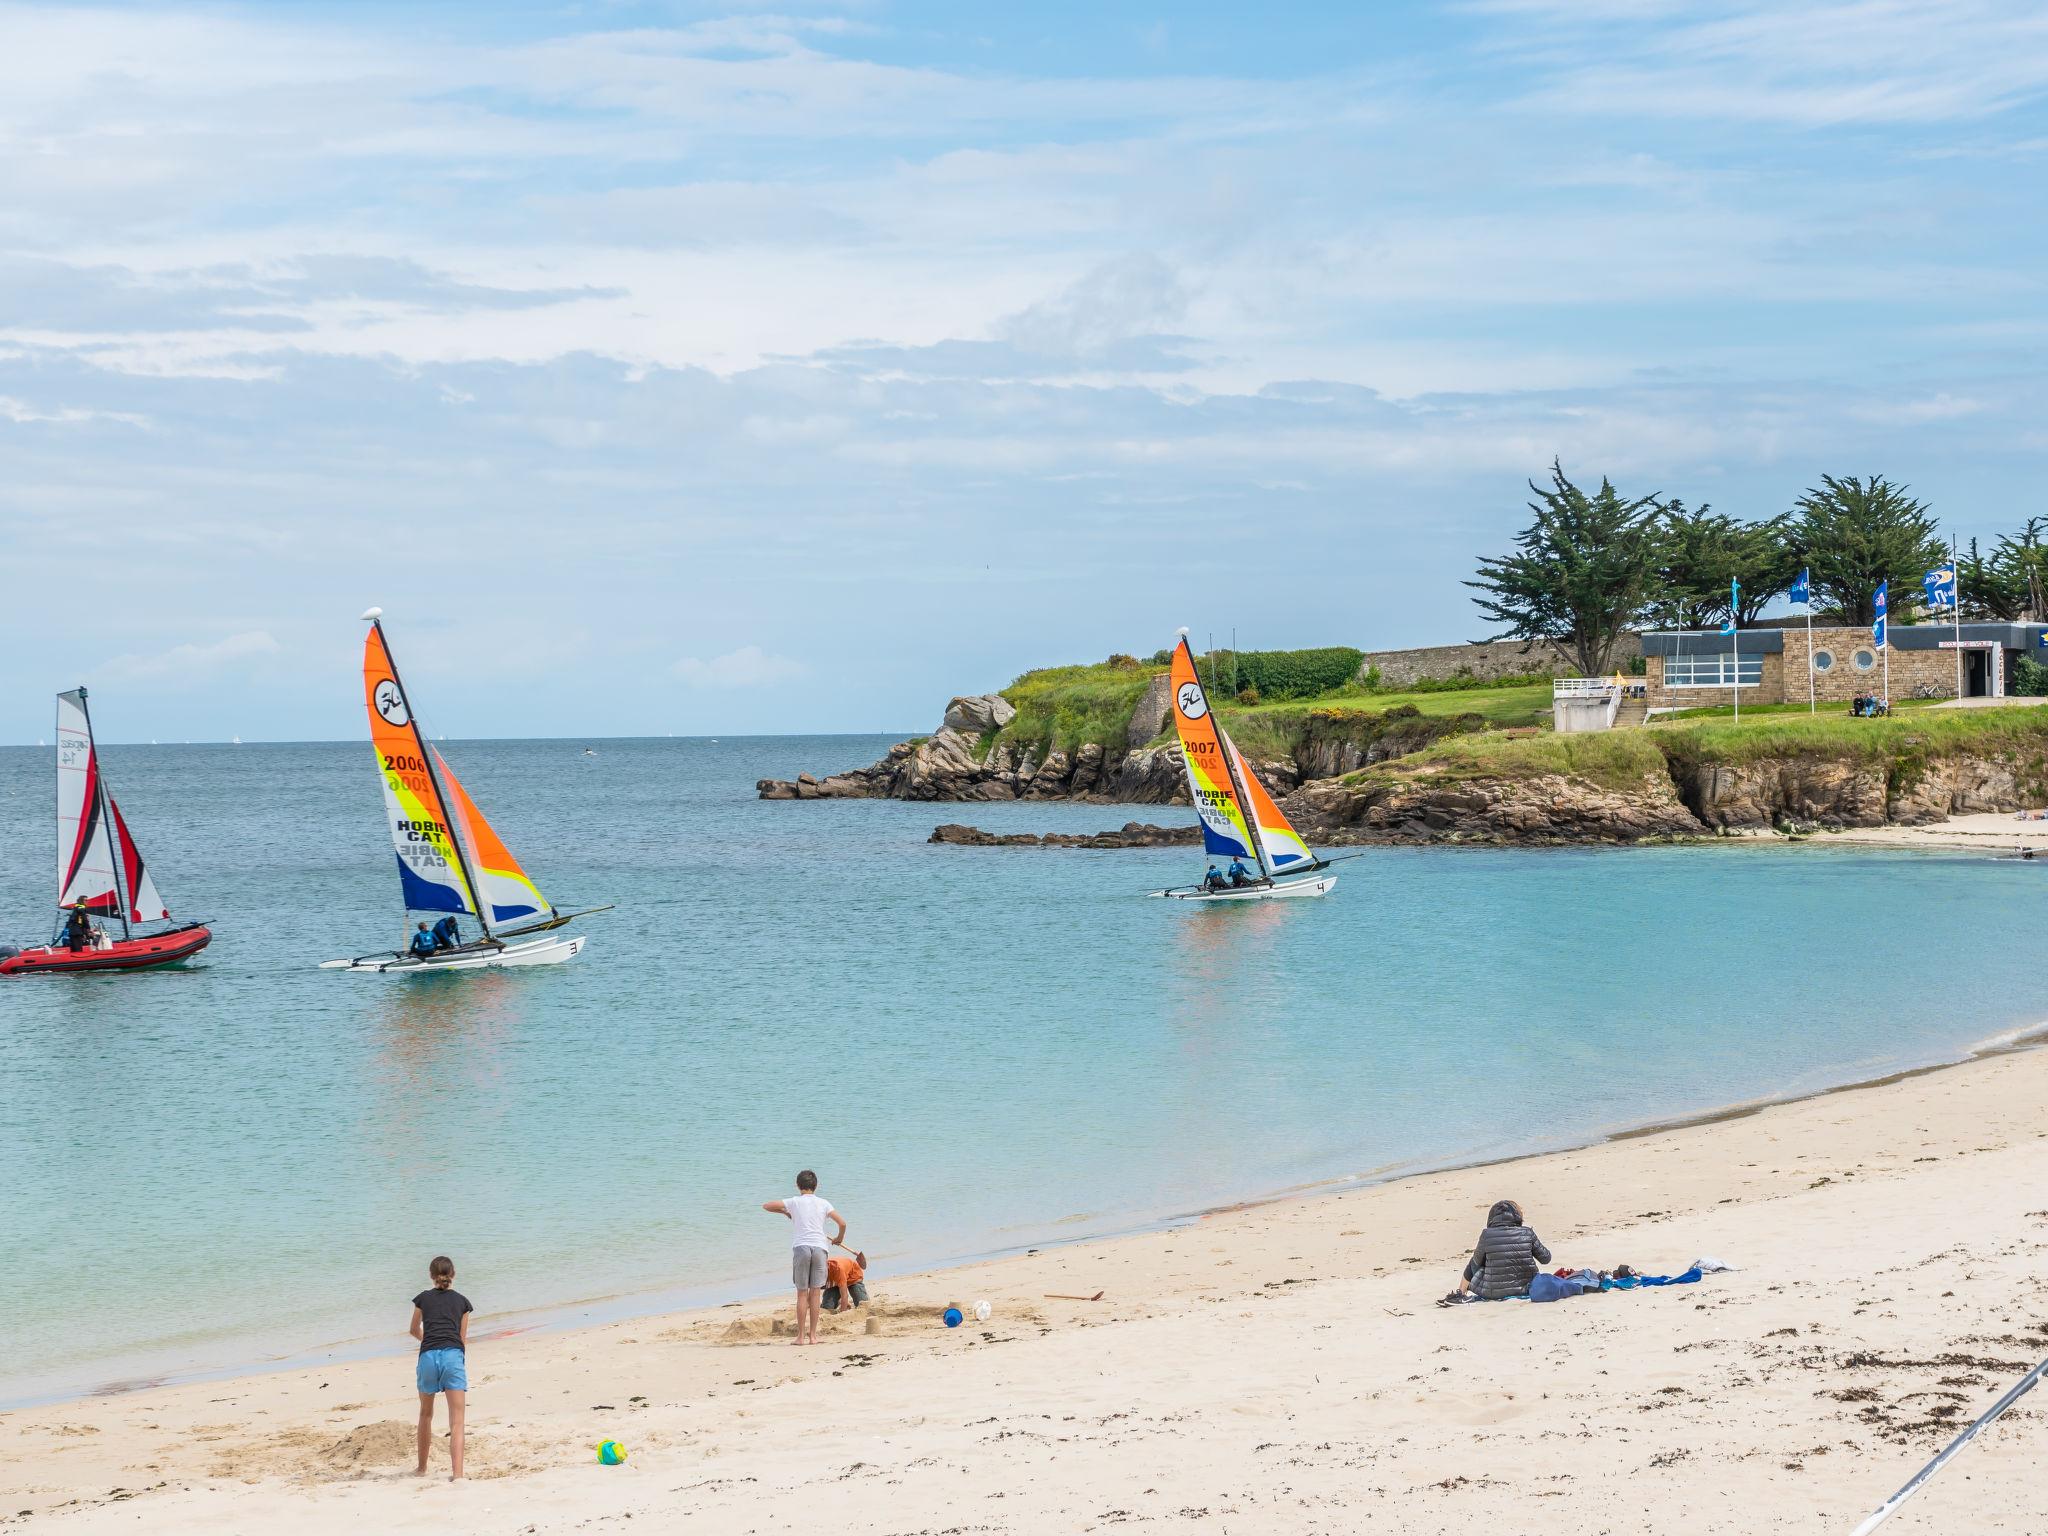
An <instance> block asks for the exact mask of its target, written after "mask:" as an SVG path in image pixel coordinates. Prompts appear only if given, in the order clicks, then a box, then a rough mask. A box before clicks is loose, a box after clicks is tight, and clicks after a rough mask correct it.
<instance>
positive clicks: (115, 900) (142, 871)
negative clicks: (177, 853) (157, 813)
mask: <svg viewBox="0 0 2048 1536" xmlns="http://www.w3.org/2000/svg"><path fill="white" fill-rule="evenodd" d="M81 902H82V903H84V905H85V909H86V910H87V911H88V912H95V913H102V914H105V915H107V916H110V917H122V918H126V919H127V920H128V921H129V922H131V923H153V922H158V921H160V920H162V919H164V918H167V917H169V916H170V913H169V911H168V910H166V909H165V907H164V900H163V897H162V896H160V895H158V894H157V889H156V881H155V880H153V879H151V878H150V873H149V870H148V867H147V866H145V865H144V864H143V862H142V853H141V850H139V849H138V848H137V847H136V846H135V839H134V837H133V836H132V835H130V833H129V831H128V823H127V821H126V819H125V818H124V817H123V816H122V815H121V808H120V806H118V805H116V804H115V803H114V796H113V792H112V791H111V790H109V789H108V788H107V785H106V781H105V779H104V778H103V776H102V774H101V770H100V760H99V753H98V751H97V750H96V749H95V748H94V746H93V740H92V718H91V716H89V715H88V714H87V713H86V708H85V690H84V689H83V688H74V689H72V690H71V691H70V692H69V693H60V694H58V695H57V905H58V906H60V907H73V906H76V905H78V904H79V903H81Z"/></svg>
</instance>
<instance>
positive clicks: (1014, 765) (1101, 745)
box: [754, 673, 1485, 805]
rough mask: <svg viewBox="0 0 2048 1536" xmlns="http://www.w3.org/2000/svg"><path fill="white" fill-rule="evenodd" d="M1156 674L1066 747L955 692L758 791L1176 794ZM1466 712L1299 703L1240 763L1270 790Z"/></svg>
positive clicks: (1124, 797)
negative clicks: (909, 726)
mask: <svg viewBox="0 0 2048 1536" xmlns="http://www.w3.org/2000/svg"><path fill="white" fill-rule="evenodd" d="M1166 684H1167V678H1166V676H1165V674H1163V673H1162V674H1161V675H1160V676H1158V677H1155V678H1153V679H1152V681H1151V682H1150V683H1148V684H1147V685H1146V689H1145V692H1144V694H1143V695H1142V696H1141V697H1140V698H1139V700H1138V702H1137V704H1136V706H1135V707H1134V708H1133V709H1132V711H1131V714H1130V718H1129V720H1128V721H1127V722H1126V723H1125V725H1124V727H1123V729H1122V731H1121V732H1119V733H1118V734H1117V735H1116V736H1115V737H1113V738H1112V739H1109V740H1106V741H1090V742H1084V743H1082V744H1081V745H1079V746H1078V747H1075V748H1073V749H1072V750H1071V751H1067V750H1061V749H1058V748H1051V749H1041V748H1040V747H1039V746H1037V745H1035V744H1032V743H1029V742H1019V741H1015V740H1012V739H1010V738H1009V737H1007V736H1005V735H1004V734H1003V728H1004V727H1005V726H1007V725H1008V724H1009V723H1010V722H1011V721H1012V720H1014V719H1015V718H1016V713H1017V712H1016V710H1015V709H1014V708H1012V707H1011V705H1010V702H1009V701H1008V700H1007V699H1005V698H1003V697H1002V696H1001V695H1000V694H981V695H974V696H967V697H962V698H956V699H954V700H952V701H951V702H950V703H948V704H947V706H946V713H945V717H944V719H943V720H942V721H941V722H940V725H939V729H938V730H937V731H935V732H934V733H933V734H932V735H930V736H926V737H922V738H919V739H915V740H911V741H902V742H898V743H897V744H896V745H895V746H893V747H891V748H890V749H889V753H888V755H887V756H886V757H884V758H883V759H882V760H881V761H880V762H878V763H871V764H870V765H869V766H867V767H865V768H851V769H847V770H845V771H843V772H840V773H834V774H828V775H826V776H825V777H823V778H820V777H818V776H816V775H814V774H809V773H800V774H798V775H797V776H796V777H795V778H793V779H762V780H759V781H758V782H757V783H756V784H755V786H754V787H755V790H756V792H757V793H759V795H760V796H761V798H762V799H763V800H953V801H961V802H973V801H977V800H1081V801H1087V802H1092V803H1099V804H1104V805H1186V804H1187V803H1188V790H1187V775H1186V772H1185V770H1184V768H1183V767H1182V762H1181V752H1180V744H1179V743H1178V742H1171V741H1169V742H1166V743H1164V744H1161V745H1158V746H1153V745H1150V743H1152V742H1153V741H1155V740H1156V739H1157V737H1158V736H1159V734H1160V732H1162V731H1163V730H1164V729H1165V728H1166V723H1167V720H1166V711H1167V708H1168V705H1169V704H1170V702H1171V699H1170V694H1169V690H1168V688H1167V686H1166ZM1484 724H1485V722H1484V721H1483V720H1481V719H1480V717H1479V716H1477V715H1451V716H1430V715H1423V714H1420V713H1418V712H1417V711H1416V710H1415V709H1414V708H1413V707H1412V706H1408V707H1399V708H1395V709H1390V710H1386V711H1384V712H1381V713H1373V712H1370V711H1356V710H1344V711H1338V710H1323V711H1310V712H1308V714H1307V715H1306V720H1305V725H1304V728H1303V730H1302V733H1301V736H1300V740H1299V742H1298V744H1297V746H1296V749H1295V752H1294V755H1293V756H1291V757H1281V758H1259V759H1256V760H1254V761H1252V763H1251V768H1252V771H1253V772H1254V773H1256V774H1257V775H1258V777H1259V782H1260V783H1262V784H1264V785H1265V786H1266V788H1267V789H1268V790H1269V791H1271V792H1272V793H1273V794H1274V795H1276V796H1278V795H1283V794H1286V793H1287V792H1288V791H1289V790H1291V789H1293V788H1294V787H1295V786H1296V785H1298V784H1300V783H1302V782H1303V781H1304V780H1307V779H1318V778H1329V777H1331V776H1333V775H1336V774H1342V773H1351V772H1354V771H1356V770H1357V769H1359V768H1363V767H1368V766H1370V765H1372V764H1374V763H1382V762H1387V761H1390V760H1391V759H1393V758H1397V757H1402V756H1405V755H1406V754H1408V753H1410V752H1415V751H1419V750H1420V749H1421V748H1423V747H1426V746H1428V745H1429V744H1430V743H1431V742H1434V741H1439V740H1441V739H1442V738H1444V737H1445V736H1450V735H1458V734H1462V733H1464V732H1467V731H1473V730H1478V729H1480V728H1482V727H1483V726H1484Z"/></svg>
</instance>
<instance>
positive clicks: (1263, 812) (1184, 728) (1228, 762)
mask: <svg viewBox="0 0 2048 1536" xmlns="http://www.w3.org/2000/svg"><path fill="white" fill-rule="evenodd" d="M1170 681H1171V683H1172V686H1173V723H1174V727H1175V729H1176V730H1178V731H1179V733H1180V750H1181V757H1182V758H1183V759H1184V760H1185V762H1186V764H1187V770H1188V793H1189V795H1190V796H1191V797H1192V798H1193V800H1194V802H1195V812H1196V814H1197V815H1199V816H1200V817H1201V818H1202V846H1203V848H1204V849H1205V850H1207V852H1208V853H1209V854H1210V855H1211V856H1212V857H1227V858H1236V859H1254V860H1256V861H1257V862H1258V864H1259V866H1260V868H1261V870H1262V871H1263V872H1264V873H1266V874H1268V875H1279V874H1286V873H1288V872H1289V871H1291V870H1296V869H1308V868H1310V867H1312V866H1313V865H1314V864H1315V862H1316V856H1315V854H1314V853H1312V852H1311V851H1310V850H1309V846H1308V844H1307V843H1305V842H1303V841H1302V838H1301V834H1300V833H1298V832H1296V831H1295V830H1294V826H1293V824H1292V823H1291V822H1289V821H1288V819H1287V816H1286V813H1285V812H1283V811H1282V810H1281V809H1280V807H1279V806H1278V805H1276V804H1274V802H1273V797H1272V796H1271V795H1269V794H1267V793H1266V789H1265V786H1264V785H1262V784H1261V783H1259V781H1258V780H1257V779H1256V778H1255V777H1253V775H1252V772H1251V770H1250V769H1249V768H1248V767H1246V766H1245V761H1244V758H1243V757H1242V756H1240V755H1239V753H1238V750H1237V745H1236V743H1235V742H1233V741H1232V740H1231V739H1230V737H1229V735H1228V734H1227V733H1226V732H1225V731H1224V729H1223V727H1222V726H1220V725H1218V724H1217V723H1216V717H1215V716H1214V715H1213V714H1211V713H1210V712H1209V696H1208V693H1207V692H1206V691H1205V690H1204V689H1203V687H1202V679H1201V675H1200V674H1199V673H1198V672H1196V670H1195V655H1194V652H1193V651H1192V650H1190V649H1189V648H1188V641H1187V636H1186V635H1182V636H1181V639H1180V644H1179V645H1177V646H1175V647H1174V652H1173V671H1172V674H1171V678H1170ZM1247 802H1249V804H1247Z"/></svg>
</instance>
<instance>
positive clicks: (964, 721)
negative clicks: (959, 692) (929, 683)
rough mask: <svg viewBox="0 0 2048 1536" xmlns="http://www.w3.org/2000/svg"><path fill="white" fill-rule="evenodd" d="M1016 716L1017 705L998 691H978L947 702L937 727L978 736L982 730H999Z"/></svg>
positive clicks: (964, 734) (965, 734)
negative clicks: (944, 716) (943, 716)
mask: <svg viewBox="0 0 2048 1536" xmlns="http://www.w3.org/2000/svg"><path fill="white" fill-rule="evenodd" d="M1016 718H1017V707H1016V706H1015V705H1014V704H1012V703H1011V702H1010V701H1009V700H1008V699H1006V698H1004V697H1003V696H1002V695H1001V694H1000V693H980V694H973V695H969V696H965V697H961V698H956V699H954V700H952V701H951V702H949V703H948V704H947V705H946V718H945V719H944V720H943V721H941V722H940V727H939V728H940V729H941V730H947V731H958V732H959V733H960V734H961V735H963V736H980V735H981V733H982V732H983V731H1000V730H1001V729H1002V728H1003V727H1004V726H1006V725H1008V724H1009V723H1010V722H1011V721H1012V720H1014V719H1016Z"/></svg>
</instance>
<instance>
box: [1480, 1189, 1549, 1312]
mask: <svg viewBox="0 0 2048 1536" xmlns="http://www.w3.org/2000/svg"><path fill="white" fill-rule="evenodd" d="M1549 1262H1550V1250H1549V1249H1548V1248H1546V1247H1544V1246H1543V1239H1542V1238H1540V1237H1538V1236H1537V1235H1536V1233H1535V1231H1534V1229H1532V1228H1531V1227H1529V1226H1527V1225H1526V1224H1524V1222H1523V1220H1522V1208H1521V1207H1520V1206H1519V1205H1517V1204H1515V1202H1514V1201H1512V1200H1496V1201H1495V1202H1494V1204H1493V1209H1492V1210H1490V1211H1488V1212H1487V1213H1486V1230H1485V1231H1484V1232H1481V1233H1480V1234H1479V1243H1478V1246H1476V1247H1475V1248H1474V1249H1473V1250H1472V1258H1471V1261H1470V1262H1469V1263H1467V1264H1466V1266H1465V1277H1464V1278H1463V1279H1462V1280H1460V1281H1459V1282H1458V1293H1459V1294H1460V1295H1463V1294H1464V1293H1465V1292H1467V1291H1470V1292H1472V1293H1473V1294H1474V1295H1476V1296H1477V1297H1478V1298H1479V1299H1480V1300H1481V1301H1499V1300H1501V1299H1502V1298H1504V1297H1508V1296H1523V1295H1527V1294H1528V1290H1529V1282H1530V1281H1531V1280H1534V1279H1535V1278H1536V1276H1537V1274H1538V1272H1539V1269H1540V1266H1542V1265H1545V1264H1548V1263H1549Z"/></svg>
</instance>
